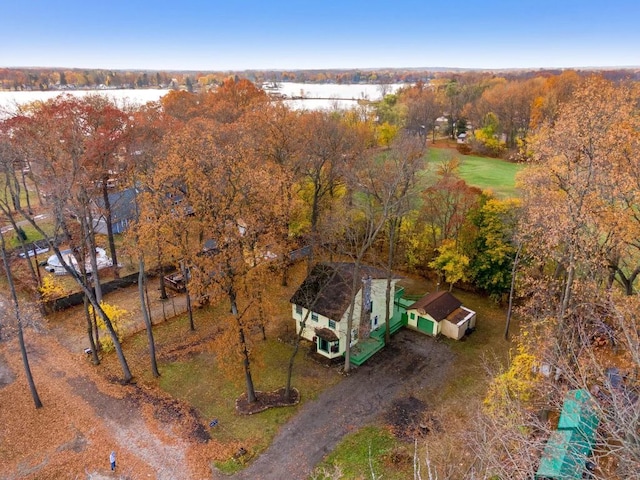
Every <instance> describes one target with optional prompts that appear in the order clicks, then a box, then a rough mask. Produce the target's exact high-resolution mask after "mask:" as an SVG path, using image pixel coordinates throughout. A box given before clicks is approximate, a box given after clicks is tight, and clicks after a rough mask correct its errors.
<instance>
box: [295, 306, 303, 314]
mask: <svg viewBox="0 0 640 480" xmlns="http://www.w3.org/2000/svg"><path fill="white" fill-rule="evenodd" d="M296 313H297V314H298V315H302V305H296Z"/></svg>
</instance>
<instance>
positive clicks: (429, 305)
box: [407, 291, 462, 322]
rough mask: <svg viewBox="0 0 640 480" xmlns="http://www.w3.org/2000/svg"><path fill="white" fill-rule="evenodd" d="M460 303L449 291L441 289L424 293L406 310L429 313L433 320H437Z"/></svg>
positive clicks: (452, 310) (456, 307)
mask: <svg viewBox="0 0 640 480" xmlns="http://www.w3.org/2000/svg"><path fill="white" fill-rule="evenodd" d="M461 305H462V302H461V301H460V300H458V299H457V298H456V297H454V296H453V295H451V293H449V292H447V291H442V292H433V293H430V294H428V295H425V296H424V297H422V298H421V299H420V300H418V301H417V302H415V303H414V304H413V305H411V306H410V307H407V310H417V311H418V313H421V314H423V315H425V314H427V315H430V316H431V317H432V318H433V319H434V320H435V321H437V322H439V321H441V320H444V319H445V318H447V317H448V316H449V315H450V314H451V313H452V312H454V311H456V310H457V309H458V308H460V306H461Z"/></svg>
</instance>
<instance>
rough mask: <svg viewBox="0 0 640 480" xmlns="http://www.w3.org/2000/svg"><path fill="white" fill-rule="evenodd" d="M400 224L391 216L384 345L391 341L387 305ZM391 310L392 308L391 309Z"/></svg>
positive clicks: (388, 303) (389, 317) (389, 304)
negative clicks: (397, 231)
mask: <svg viewBox="0 0 640 480" xmlns="http://www.w3.org/2000/svg"><path fill="white" fill-rule="evenodd" d="M399 224H400V222H399V219H398V218H397V217H393V218H392V219H391V220H390V221H389V251H388V258H387V288H386V291H385V307H386V311H385V312H384V322H385V327H384V343H385V345H389V342H391V325H390V322H391V314H390V313H389V307H390V306H391V280H392V277H393V263H394V260H395V254H396V253H395V252H396V230H397V228H398V225H399ZM392 311H393V309H392Z"/></svg>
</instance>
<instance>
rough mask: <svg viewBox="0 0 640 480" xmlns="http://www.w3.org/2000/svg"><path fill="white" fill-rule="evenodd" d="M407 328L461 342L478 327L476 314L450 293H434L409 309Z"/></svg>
mask: <svg viewBox="0 0 640 480" xmlns="http://www.w3.org/2000/svg"><path fill="white" fill-rule="evenodd" d="M407 315H408V320H407V326H408V327H410V328H413V329H415V330H418V331H420V332H422V333H426V334H427V335H433V336H436V335H438V334H440V333H441V334H443V335H445V336H447V337H449V338H453V339H454V340H460V339H461V338H462V337H463V336H464V334H465V332H466V331H467V329H469V328H474V327H475V325H476V312H474V311H473V310H470V309H468V308H466V307H463V306H462V302H461V301H460V300H458V299H457V298H456V297H454V296H453V295H452V294H451V293H450V292H447V291H442V292H433V293H430V294H428V295H425V296H424V297H422V298H421V299H419V300H418V301H416V302H415V303H414V304H413V305H411V306H410V307H407Z"/></svg>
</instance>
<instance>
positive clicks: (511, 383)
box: [484, 346, 541, 413]
mask: <svg viewBox="0 0 640 480" xmlns="http://www.w3.org/2000/svg"><path fill="white" fill-rule="evenodd" d="M538 367H539V360H538V359H537V358H536V356H535V355H533V354H531V353H529V352H527V351H526V350H525V348H523V347H522V346H518V348H517V353H516V355H515V356H514V357H513V359H512V360H511V365H510V366H509V368H508V369H507V370H505V371H504V372H503V373H501V374H500V375H498V376H496V377H495V378H494V379H493V381H492V382H491V384H490V385H489V389H488V391H487V396H486V397H485V400H484V404H485V407H487V409H488V410H489V411H490V412H494V413H495V412H498V411H501V412H504V411H507V410H508V408H507V405H508V404H509V403H510V402H512V401H519V402H524V403H526V402H529V401H531V399H532V397H533V395H534V392H535V390H536V384H537V382H538V381H539V380H540V377H541V375H540V373H538V372H539V370H540V369H539V368H538Z"/></svg>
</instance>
